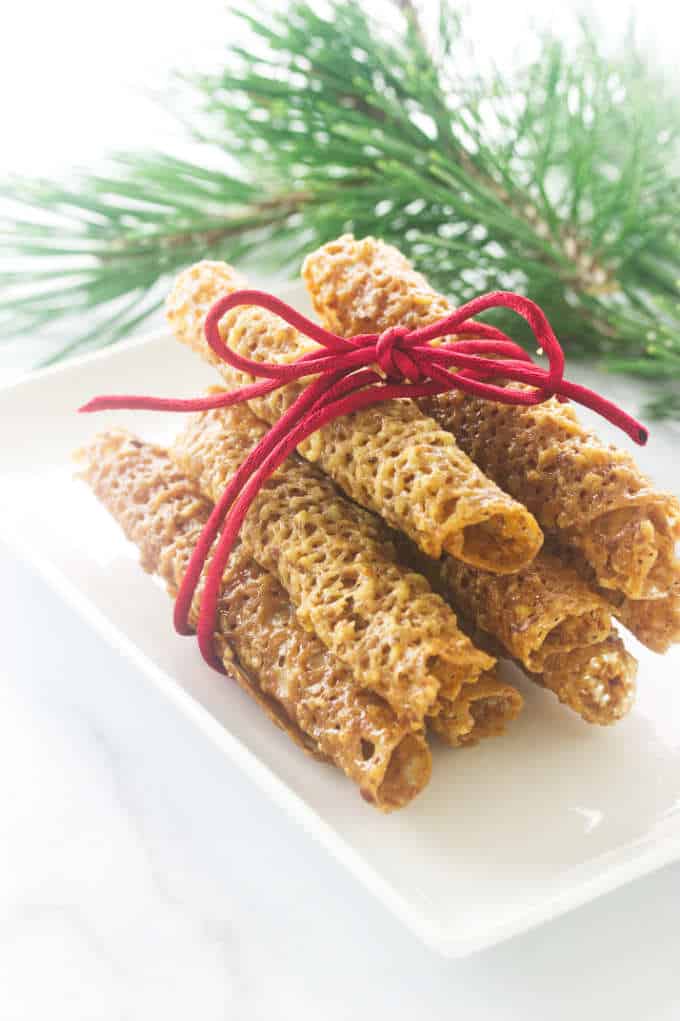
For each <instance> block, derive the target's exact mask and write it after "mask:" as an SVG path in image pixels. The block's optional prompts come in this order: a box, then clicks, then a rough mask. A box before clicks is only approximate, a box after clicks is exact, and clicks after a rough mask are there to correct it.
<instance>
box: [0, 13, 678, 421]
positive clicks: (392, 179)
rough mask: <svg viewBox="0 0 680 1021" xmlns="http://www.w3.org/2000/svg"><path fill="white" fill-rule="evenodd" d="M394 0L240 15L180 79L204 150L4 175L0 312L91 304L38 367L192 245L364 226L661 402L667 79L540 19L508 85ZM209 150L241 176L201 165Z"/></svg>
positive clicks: (106, 322) (290, 261) (251, 246)
mask: <svg viewBox="0 0 680 1021" xmlns="http://www.w3.org/2000/svg"><path fill="white" fill-rule="evenodd" d="M397 7H398V8H399V10H398V11H397V12H395V19H394V21H395V24H394V26H393V27H386V26H384V25H377V24H375V23H374V22H373V21H372V20H371V18H370V16H369V15H368V14H367V13H366V9H365V5H361V4H360V3H358V2H346V0H345V2H336V3H333V4H331V5H330V6H329V7H328V8H327V9H326V10H321V8H320V7H319V5H318V4H314V6H313V7H312V6H311V5H308V4H307V3H306V2H301V0H299V2H297V3H294V4H292V5H291V6H290V7H289V8H288V9H287V11H286V13H285V15H283V14H264V15H261V16H260V15H254V14H252V13H249V12H242V13H241V14H240V18H241V21H242V27H243V32H242V33H239V36H240V37H241V39H242V40H245V41H244V42H241V44H240V45H231V46H229V47H228V48H227V50H226V52H225V59H224V71H223V72H222V73H221V74H219V75H217V76H210V75H205V76H201V77H198V78H194V79H182V82H181V88H182V90H183V91H184V93H185V94H186V95H187V96H189V97H190V98H191V99H192V101H193V102H194V104H195V106H196V108H197V109H198V110H200V114H201V116H200V118H198V120H200V122H201V124H202V125H203V127H202V130H201V132H200V141H201V142H202V143H203V144H204V146H205V147H206V152H207V153H208V154H210V155H211V156H212V159H211V160H210V161H208V160H206V161H205V163H204V164H203V163H201V162H200V161H197V162H196V164H195V165H194V164H190V163H187V162H184V161H181V160H177V159H173V158H170V157H168V156H160V155H153V154H149V155H145V156H138V155H129V156H118V157H117V158H116V159H114V160H113V161H112V162H111V166H110V170H109V172H108V173H107V174H106V176H103V175H97V174H87V175H84V176H83V177H82V178H81V180H80V181H79V182H78V183H77V185H76V186H74V187H72V188H70V189H66V188H63V187H60V186H58V185H56V184H54V183H51V182H45V181H39V182H29V183H28V184H21V185H17V186H14V187H13V188H9V189H5V194H6V195H9V197H10V198H11V199H12V200H13V201H14V202H15V203H17V202H18V203H19V206H16V207H14V208H16V209H18V210H19V212H18V213H12V214H11V216H10V217H9V218H8V219H6V220H5V222H4V224H2V225H1V231H0V238H1V240H0V246H1V250H2V251H1V254H4V255H10V256H13V257H16V256H21V257H27V258H29V259H30V260H32V267H35V266H37V267H38V269H37V271H36V272H34V271H33V269H32V271H31V276H30V281H29V282H27V280H26V278H25V274H21V273H20V274H17V275H16V277H15V278H14V279H13V280H11V281H10V282H9V284H10V286H9V288H8V293H7V296H6V297H5V298H4V300H3V301H2V302H1V303H0V317H1V318H0V324H1V325H0V328H2V329H4V331H5V333H7V334H8V335H17V334H18V333H19V332H22V331H26V332H28V331H31V330H34V329H35V328H36V327H42V326H43V325H45V324H47V323H51V322H53V321H54V320H56V319H58V318H59V317H61V316H64V315H69V314H70V315H72V314H73V313H77V312H78V311H80V310H85V309H92V308H97V309H100V310H101V315H102V318H101V320H100V322H99V323H98V325H97V326H96V327H95V328H94V329H93V330H91V331H90V333H89V334H88V335H86V336H84V337H83V336H80V335H78V336H76V339H75V340H74V342H73V343H72V344H70V345H69V347H68V348H58V349H55V352H54V356H53V360H54V359H57V358H59V357H61V356H62V355H63V354H64V353H66V352H67V351H69V350H74V349H77V348H84V347H95V346H100V345H103V344H107V343H111V342H113V341H115V340H117V339H118V338H119V337H120V336H122V335H123V334H124V333H126V332H128V331H129V330H130V329H131V328H132V327H133V326H134V325H135V324H136V323H137V322H138V321H139V320H140V319H141V318H142V317H143V315H144V314H145V313H146V311H147V310H148V308H149V307H150V306H152V305H153V304H154V303H155V302H157V301H158V300H160V297H161V295H162V290H163V288H164V286H165V285H166V283H167V279H168V278H169V276H170V275H171V274H173V273H174V272H175V271H176V270H177V269H178V268H179V267H180V266H183V265H186V264H187V263H189V262H191V261H194V260H196V259H198V258H204V257H209V258H223V259H227V260H228V261H239V260H242V259H243V258H245V257H246V256H251V257H254V258H257V259H258V260H261V259H262V258H264V257H266V258H267V259H268V260H269V261H270V263H271V262H273V263H275V264H277V265H279V266H281V265H286V266H289V267H291V268H292V267H293V266H295V264H296V263H297V261H298V260H299V257H300V256H301V254H302V253H303V252H304V251H306V250H308V249H310V248H311V247H313V246H315V245H318V244H320V243H322V242H324V241H327V240H329V239H330V238H332V237H335V236H337V235H338V234H340V233H342V232H344V231H353V232H354V233H355V234H357V235H364V234H368V233H372V234H377V235H379V236H381V237H383V238H385V239H386V240H388V241H392V242H394V243H395V244H397V245H399V247H401V248H402V249H404V250H405V251H406V252H407V253H408V254H409V255H410V256H411V257H412V258H413V259H414V260H415V262H416V264H417V266H418V268H419V269H421V270H422V271H423V272H424V273H426V274H427V276H428V277H429V278H430V279H431V280H432V282H433V283H435V284H436V285H437V286H438V287H440V288H441V289H443V290H445V291H446V292H448V293H450V294H451V295H452V296H453V297H454V298H455V299H457V300H459V301H462V300H466V299H468V298H470V297H472V296H473V295H474V294H476V293H479V292H480V291H482V290H489V289H494V288H512V289H515V290H521V291H523V292H524V293H526V294H528V295H529V296H531V297H532V298H534V299H535V300H537V301H538V302H540V303H541V304H542V305H543V307H544V308H545V310H546V312H547V313H548V315H549V317H550V318H551V321H552V322H553V325H554V326H555V328H556V331H557V333H558V335H559V336H560V338H561V340H562V342H563V343H564V345H565V347H566V348H567V350H568V352H570V353H572V354H574V355H581V356H588V357H592V356H593V355H595V356H599V358H600V360H601V362H602V363H603V364H604V365H606V366H608V367H610V368H611V369H613V370H615V371H625V372H629V373H632V374H634V375H637V376H642V377H646V378H653V379H658V380H663V381H664V386H665V389H664V390H663V391H662V393H661V395H660V397H659V399H658V400H657V401H656V402H655V405H654V411H655V413H656V414H658V415H661V416H673V417H678V416H680V393H678V390H677V381H678V380H680V233H679V229H678V221H677V212H676V211H677V209H678V203H679V200H680V174H679V173H678V169H677V168H678V154H679V150H680V142H679V139H680V113H679V111H678V102H677V97H676V96H675V95H674V93H673V91H672V89H671V88H670V86H669V85H668V83H667V82H665V81H664V80H663V78H662V77H661V76H660V75H659V74H658V73H657V72H656V71H654V70H652V69H651V68H650V67H649V66H648V65H647V63H646V62H645V61H644V60H643V59H642V57H641V56H639V55H638V54H637V53H636V51H635V48H634V45H633V41H632V39H631V38H630V37H629V38H627V39H626V41H625V47H624V53H623V55H622V56H620V57H617V56H614V57H612V56H611V55H609V56H606V55H605V54H604V53H603V52H602V50H601V47H600V46H599V44H598V41H597V38H596V36H595V34H594V33H593V31H592V30H591V29H590V27H589V26H588V24H586V23H584V24H583V25H582V27H581V32H580V42H579V44H578V45H577V46H576V47H570V46H567V45H566V44H564V43H563V42H561V41H560V40H558V39H555V38H553V37H549V36H546V37H543V38H542V39H541V40H540V42H541V45H540V49H539V53H538V56H537V58H536V59H535V60H534V61H533V62H531V63H529V64H528V65H527V66H525V67H522V68H520V69H519V70H518V71H517V72H516V73H515V74H513V75H512V76H511V77H510V78H507V77H504V76H501V75H500V74H497V73H490V74H488V75H482V74H478V73H475V72H474V71H470V69H469V66H470V59H469V41H468V40H466V37H465V26H464V23H462V22H461V19H460V18H459V16H458V15H457V13H456V12H455V11H454V10H453V9H451V8H450V7H449V5H448V3H447V2H446V0H445V2H444V3H442V6H441V10H440V19H439V33H438V38H437V40H436V41H434V42H433V44H432V45H429V44H428V42H427V40H426V39H425V36H424V34H423V32H422V29H421V26H420V24H419V22H418V18H417V16H416V13H415V11H414V8H413V7H412V6H411V5H410V4H409V3H407V2H402V3H401V4H398V5H397ZM459 68H465V69H466V70H465V74H463V75H461V74H459V72H458V69H459ZM196 134H198V133H196ZM224 151H226V152H235V153H237V154H238V158H239V161H240V163H241V165H242V171H241V173H240V176H238V177H236V176H230V175H227V174H224V173H219V172H217V171H214V170H212V169H210V166H211V165H213V164H214V163H215V158H214V157H215V154H219V153H221V152H224ZM45 214H48V215H49V217H50V218H51V220H50V226H49V227H46V226H45V223H44V222H40V220H41V217H44V215H45ZM48 260H49V262H48ZM43 265H44V266H45V267H46V268H45V269H40V267H41V266H43ZM47 267H49V268H47ZM513 332H514V333H515V334H516V333H517V328H516V324H513Z"/></svg>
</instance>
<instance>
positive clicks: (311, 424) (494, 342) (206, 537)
mask: <svg viewBox="0 0 680 1021" xmlns="http://www.w3.org/2000/svg"><path fill="white" fill-rule="evenodd" d="M244 305H255V306H259V307H260V308H264V309H267V310H268V311H269V312H271V313H273V314H274V315H277V316H279V317H280V318H281V319H283V320H284V321H285V322H286V323H288V324H289V326H292V327H293V328H295V329H297V330H298V331H299V332H300V333H303V334H304V335H305V336H307V337H309V338H310V339H312V340H315V341H316V342H317V344H319V345H320V346H319V348H317V349H316V350H313V351H311V352H308V353H307V354H304V355H302V356H301V357H300V358H298V359H297V360H296V361H293V362H285V363H277V362H266V363H265V362H255V361H252V360H251V359H249V358H245V357H244V356H242V355H239V354H238V353H237V352H236V351H234V350H232V349H231V348H230V347H229V346H228V344H226V343H225V341H224V340H223V339H222V336H221V334H220V330H219V324H220V321H221V320H222V318H223V316H224V315H225V314H226V313H227V312H229V311H231V310H232V309H235V308H237V307H239V306H244ZM491 308H506V309H510V310H511V311H513V312H516V313H517V314H518V315H520V316H522V318H523V319H525V320H526V322H527V323H528V324H529V326H530V327H531V329H532V331H533V333H534V337H535V339H536V342H537V343H538V345H539V347H540V348H541V349H542V350H543V351H544V352H545V354H546V355H547V358H548V368H547V369H545V368H543V367H542V366H540V365H536V364H535V363H534V362H533V361H532V359H531V357H530V356H529V355H528V354H527V352H526V351H524V349H523V348H520V347H519V346H518V345H517V344H515V343H514V341H512V340H511V339H510V338H509V337H508V336H507V335H506V334H505V333H503V332H502V331H501V330H499V329H497V328H496V327H494V326H490V325H489V324H488V323H477V322H475V321H474V320H473V318H472V317H473V316H475V315H476V314H477V313H479V312H484V311H486V310H487V309H491ZM205 336H206V340H207V342H208V344H209V346H210V348H211V349H212V351H213V352H214V353H215V354H216V355H217V357H218V358H220V359H221V360H222V361H224V362H226V363H227V364H229V365H231V366H232V367H233V368H236V369H238V370H239V371H240V372H242V373H245V374H246V375H250V376H255V377H257V380H258V381H257V382H253V383H248V384H247V385H244V386H242V387H240V388H238V389H237V390H232V391H229V392H228V393H220V394H217V395H211V396H209V397H199V398H196V399H194V400H173V399H165V398H157V397H142V396H120V395H114V396H102V397H95V398H94V399H93V400H91V401H89V402H88V403H87V404H85V405H83V407H82V408H81V409H80V410H81V411H101V410H104V409H110V408H147V409H153V410H158V411H185V412H186V411H205V410H207V409H209V408H218V407H228V406H229V405H232V404H239V403H241V402H243V401H249V400H252V399H253V398H255V397H261V396H263V395H265V394H267V393H271V392H272V391H273V390H276V389H278V387H280V386H284V385H285V384H286V383H290V382H293V381H295V380H299V379H303V378H304V377H309V376H313V377H316V378H314V379H312V380H311V381H310V382H309V383H308V384H307V385H306V386H305V387H304V389H303V390H302V393H301V394H300V395H299V396H298V397H297V399H296V400H295V401H294V402H293V404H292V405H291V406H290V407H289V408H288V410H287V411H286V413H285V414H284V415H283V417H282V418H281V419H280V420H279V421H278V422H277V423H276V424H275V425H273V426H272V427H271V429H270V430H269V432H268V433H267V434H266V435H265V436H264V437H263V438H262V440H261V441H260V442H259V443H258V444H257V446H256V447H255V448H254V449H253V450H252V451H251V452H250V454H249V455H248V457H247V458H246V460H245V462H244V463H243V464H242V465H241V467H240V468H239V470H238V471H237V472H236V474H235V475H234V477H233V478H232V479H231V481H230V482H229V485H228V486H227V488H226V489H225V491H224V493H223V494H222V497H221V499H220V500H219V501H218V502H217V503H216V505H215V509H214V511H213V513H212V514H211V516H210V518H209V520H208V522H207V524H206V525H205V528H204V530H203V532H202V533H201V536H200V538H199V541H198V543H197V545H196V548H195V550H194V552H193V554H192V556H191V559H190V561H189V565H188V567H187V570H186V573H185V575H184V578H183V580H182V584H181V586H180V589H179V592H178V594H177V600H176V602H175V615H174V619H175V628H176V630H177V631H178V632H179V633H180V634H188V633H189V631H190V628H189V614H190V610H191V605H192V601H193V598H194V595H195V592H196V589H197V587H198V584H199V582H200V580H201V576H202V573H203V569H204V567H205V564H206V562H207V560H208V557H209V556H210V553H211V550H212V559H211V562H210V567H209V570H208V572H207V577H206V582H205V588H204V591H203V595H202V598H201V608H200V615H199V623H198V639H199V647H200V649H201V653H202V655H203V657H204V659H205V660H206V662H208V663H209V664H210V665H211V666H212V667H214V668H215V669H216V670H223V667H222V664H221V663H220V662H219V660H218V658H217V656H216V654H215V651H214V648H213V634H214V631H215V621H216V618H217V606H218V601H219V596H220V586H221V582H222V577H223V574H224V570H225V567H226V564H227V562H228V559H229V556H230V553H231V550H232V549H233V547H234V544H235V542H236V541H237V539H238V532H239V528H240V526H241V523H242V521H243V519H244V517H245V515H246V514H247V513H248V509H249V508H250V506H251V504H252V502H253V500H255V498H256V497H257V494H258V492H259V490H260V489H261V487H262V486H263V485H264V483H265V482H266V481H267V479H268V478H269V477H270V476H271V475H272V474H273V472H274V471H276V469H277V468H278V466H279V465H280V464H282V463H283V461H284V460H285V459H286V458H287V457H288V456H289V455H290V454H292V453H293V451H294V450H295V449H296V447H297V446H298V445H299V444H300V443H301V442H302V441H303V440H304V439H306V437H308V436H310V435H311V434H312V433H313V432H316V431H317V430H318V429H321V428H322V427H323V426H325V425H327V424H328V423H329V422H332V421H333V420H334V419H336V418H338V417H340V416H341V415H347V414H350V412H352V411H358V410H360V409H361V408H366V407H370V406H371V405H374V404H378V403H380V402H381V401H388V400H393V399H395V398H400V397H411V398H418V397H426V396H435V395H436V394H441V393H446V392H447V391H449V390H461V391H463V392H464V393H468V394H470V395H472V396H474V397H478V398H482V399H485V400H493V401H498V402H499V403H502V404H515V405H518V406H523V407H527V406H531V405H534V404H540V403H542V402H543V401H545V400H547V399H548V398H549V397H551V396H553V395H554V396H556V397H557V398H558V399H559V400H562V401H565V400H569V399H572V400H575V401H578V402H579V403H580V404H583V405H585V406H586V407H589V408H592V409H593V410H594V411H597V412H598V413H599V414H600V415H602V416H603V417H604V418H606V419H607V420H608V421H609V422H612V423H613V424H614V425H616V426H618V427H619V428H620V429H623V431H624V432H625V433H627V435H628V436H630V437H631V438H632V439H633V440H634V441H635V442H636V443H639V444H641V445H642V444H644V443H646V442H647V430H646V429H645V427H644V426H643V425H641V424H640V423H639V422H638V421H636V419H634V418H632V417H631V416H630V415H628V414H626V412H625V411H623V410H622V409H621V408H618V407H616V405H614V404H612V403H611V402H610V401H607V400H606V399H605V398H603V397H600V396H599V395H598V394H596V393H593V391H592V390H588V389H587V388H586V387H583V386H578V385H577V384H575V383H570V382H569V381H568V380H565V379H564V353H563V351H562V348H561V347H560V344H559V341H558V340H557V337H556V336H555V334H554V333H553V330H552V328H551V326H550V323H549V322H548V320H547V318H546V316H545V314H544V313H543V311H542V310H541V309H540V308H539V307H538V305H536V304H535V303H534V302H532V301H530V300H529V299H528V298H524V297H522V296H521V295H519V294H513V293H512V292H510V291H496V292H494V293H492V294H486V295H482V296H481V297H479V298H475V299H474V300H473V301H470V302H468V303H467V304H466V305H463V306H462V307H461V308H459V309H456V310H455V311H454V312H452V313H451V314H450V315H448V316H446V317H445V318H444V319H440V320H438V321H437V322H435V323H431V324H430V325H429V326H425V327H420V328H419V329H415V330H409V329H407V328H406V327H404V326H393V327H390V328H389V329H387V330H384V331H383V333H381V334H380V335H378V334H372V333H366V334H361V335H360V336H356V337H350V338H346V337H338V336H337V335H336V334H334V333H331V332H330V331H329V330H325V329H324V328H323V327H321V326H319V324H318V323H314V322H312V320H310V319H307V318H306V317H305V316H303V315H301V314H300V313H299V312H297V311H296V310H295V309H293V308H291V307H290V306H289V305H286V304H285V302H283V301H281V300H280V299H279V298H275V297H274V296H273V295H271V294H265V293H263V292H262V291H255V290H243V291H234V292H232V293H231V294H229V295H225V296H223V297H221V298H219V299H218V300H217V301H216V302H215V303H214V305H213V306H212V307H211V309H210V311H209V312H208V315H207V316H206V321H205ZM447 336H454V337H455V338H470V339H454V340H453V341H450V342H447V343H444V344H439V345H437V346H434V347H433V346H431V343H430V342H431V341H432V340H438V339H441V338H443V337H447ZM375 365H377V366H378V368H379V369H380V370H381V372H382V373H383V374H384V375H382V376H381V375H380V374H379V373H377V372H376V371H375V368H373V367H374V366H375ZM451 368H455V369H457V370H458V371H457V372H452V371H451ZM499 378H500V379H505V380H507V381H508V383H511V382H515V383H521V384H523V386H522V388H521V389H518V388H517V387H513V386H510V385H508V383H506V384H505V385H501V384H499V383H497V382H494V380H498V379H499Z"/></svg>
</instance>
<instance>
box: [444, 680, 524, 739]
mask: <svg viewBox="0 0 680 1021" xmlns="http://www.w3.org/2000/svg"><path fill="white" fill-rule="evenodd" d="M522 705H523V699H522V696H521V695H520V693H519V691H518V690H517V688H514V687H513V686H512V685H511V684H507V683H505V682H504V681H502V680H501V679H500V678H499V677H498V676H497V675H496V671H495V669H494V670H488V671H487V672H486V673H483V674H482V676H481V677H480V678H479V680H478V681H475V683H474V684H464V685H463V687H462V688H461V690H460V692H459V694H458V696H457V698H455V699H454V700H453V701H450V700H449V699H440V704H439V711H438V713H437V715H436V716H433V717H431V718H430V719H429V720H428V724H429V727H430V730H432V731H433V732H434V733H435V734H437V735H438V736H439V737H440V738H442V739H443V740H444V741H445V742H446V743H447V744H448V745H451V746H452V747H454V748H455V747H463V746H466V747H467V746H470V745H474V744H478V743H479V742H480V741H481V740H483V739H484V738H487V737H498V736H500V735H501V734H503V733H504V732H505V729H506V727H507V725H508V723H510V722H511V721H512V720H514V719H516V718H517V716H518V715H519V713H520V711H521V709H522Z"/></svg>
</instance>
